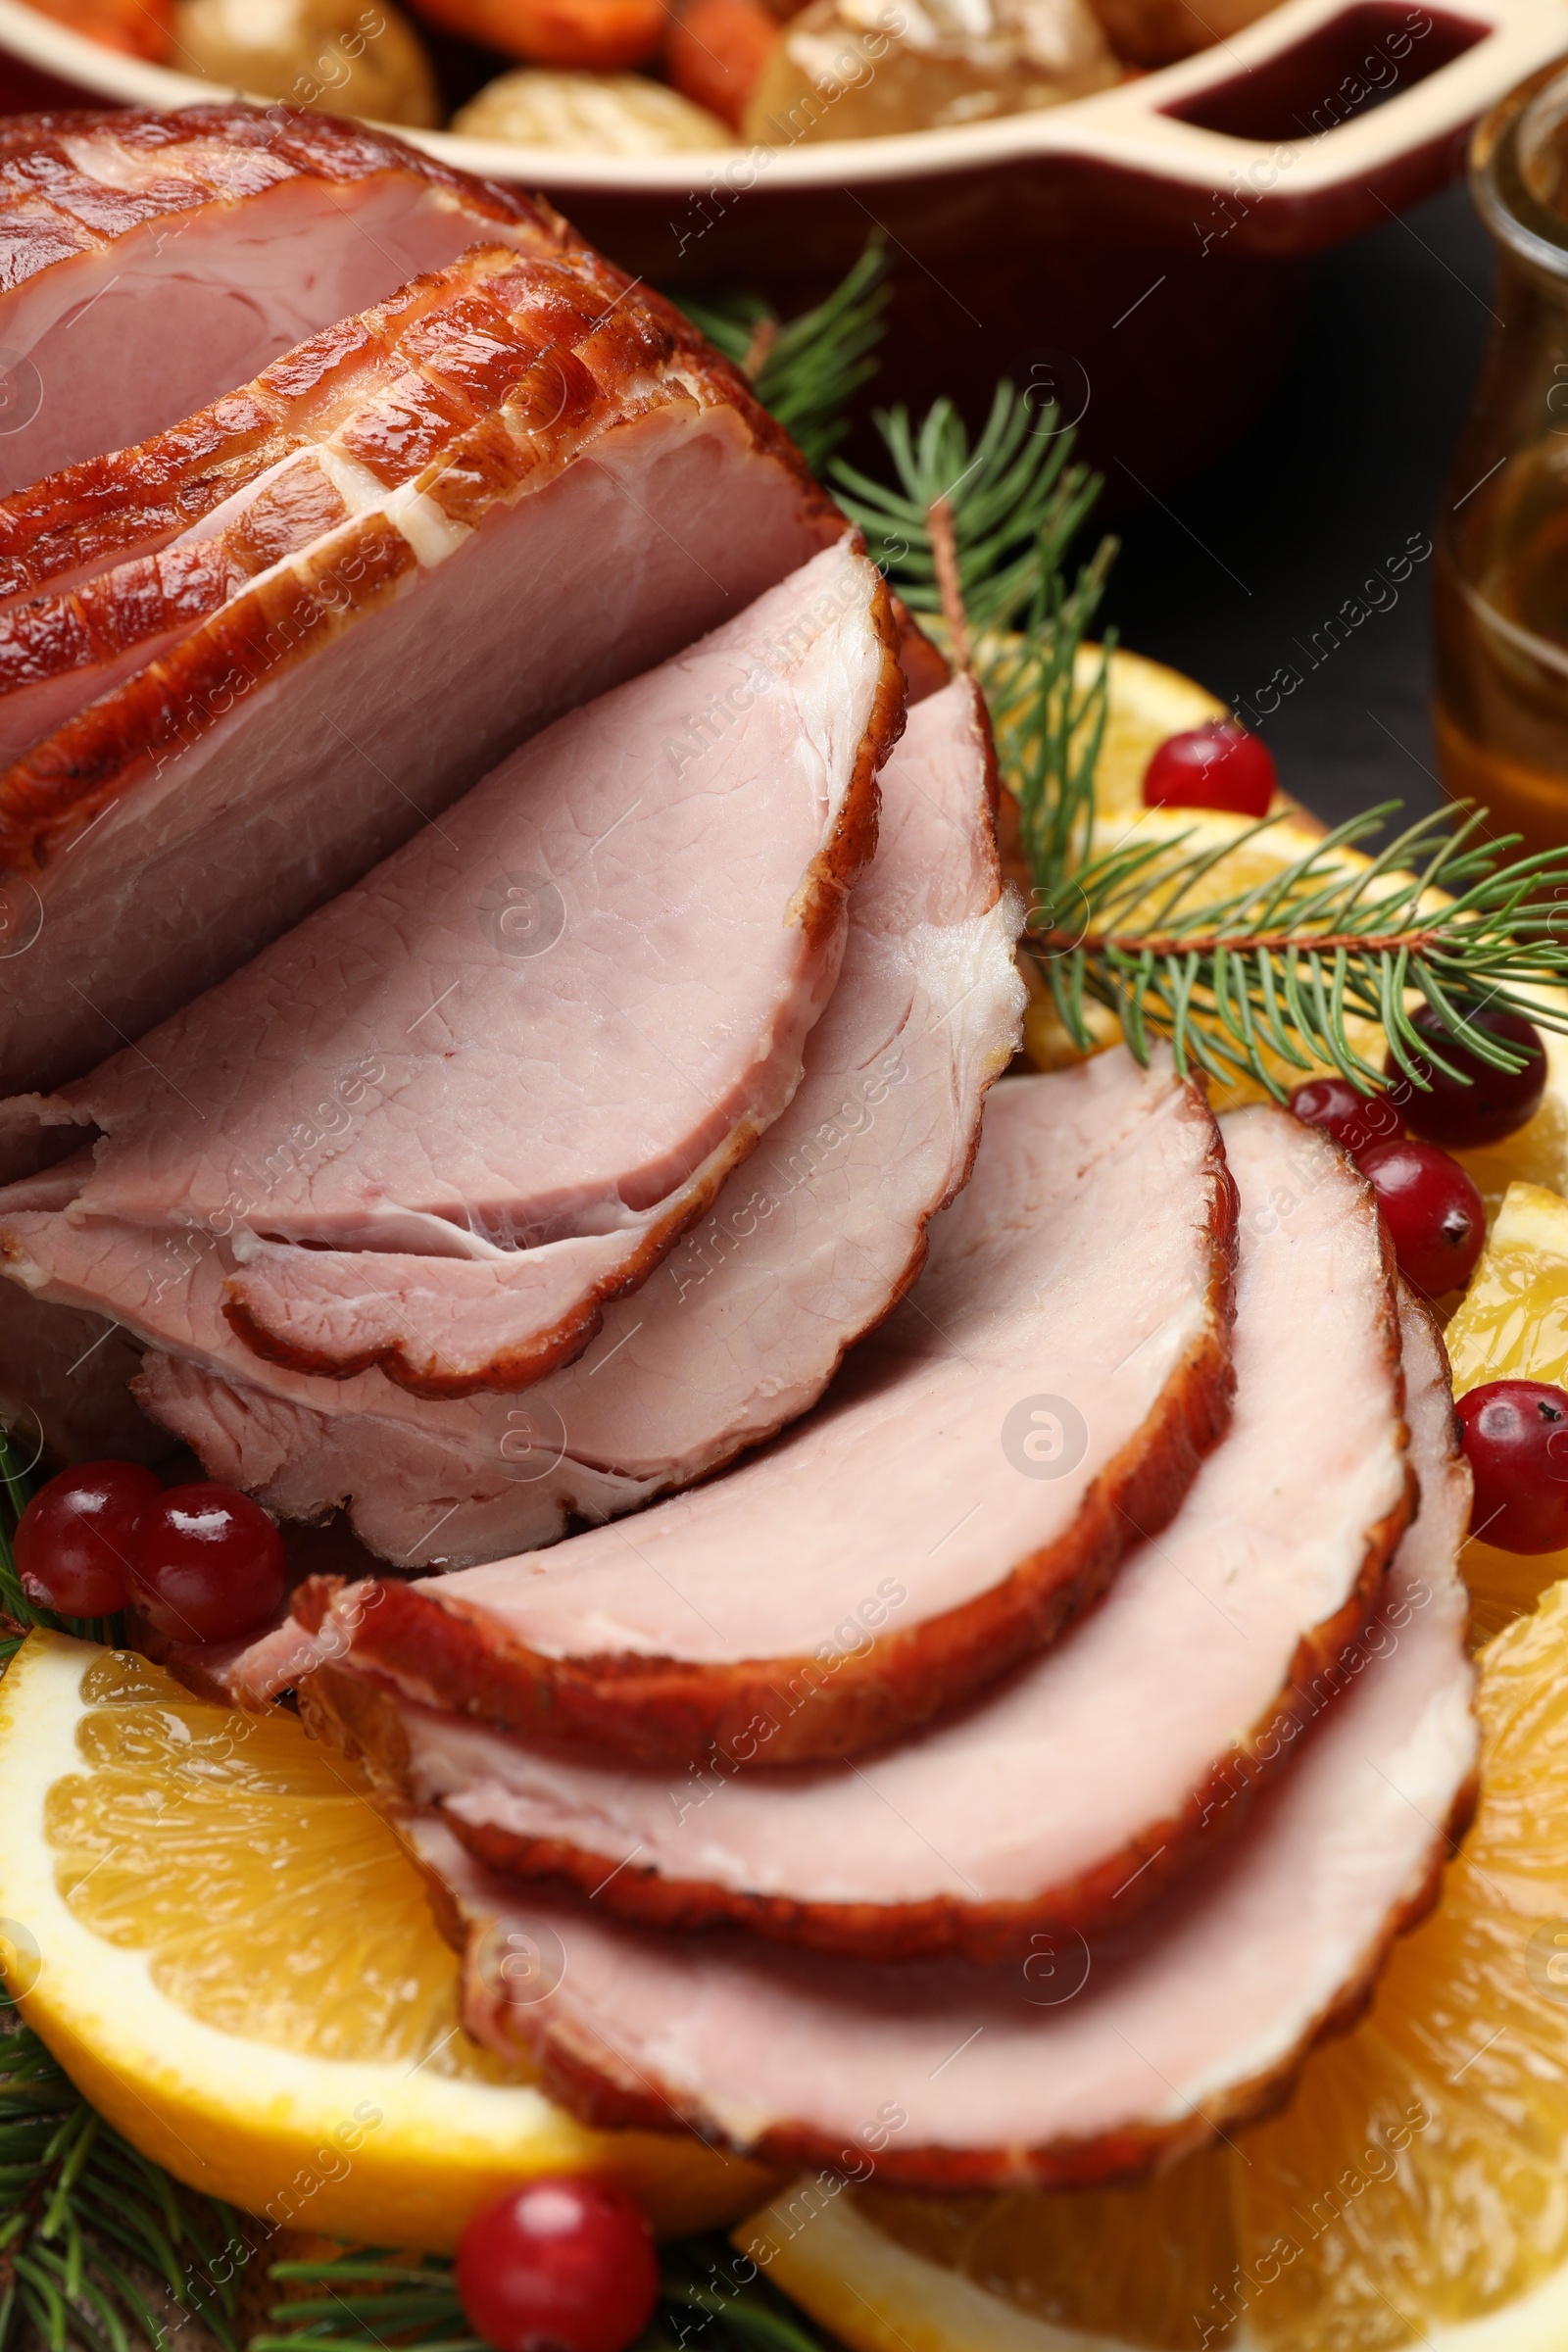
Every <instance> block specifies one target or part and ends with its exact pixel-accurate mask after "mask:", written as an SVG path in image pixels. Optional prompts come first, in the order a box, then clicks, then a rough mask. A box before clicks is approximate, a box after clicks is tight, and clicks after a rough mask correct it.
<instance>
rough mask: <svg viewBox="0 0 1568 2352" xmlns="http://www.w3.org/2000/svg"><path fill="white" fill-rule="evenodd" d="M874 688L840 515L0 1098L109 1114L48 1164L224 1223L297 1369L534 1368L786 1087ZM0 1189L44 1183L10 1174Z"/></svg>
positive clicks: (721, 1168) (624, 1279)
mask: <svg viewBox="0 0 1568 2352" xmlns="http://www.w3.org/2000/svg"><path fill="white" fill-rule="evenodd" d="M732 702H733V704H734V714H733V726H732V728H730V729H727V730H719V729H714V730H712V732H711V734H710V736H709V738H708V740H707V741H706V743H705V744H704V745H703V747H702V748H701V749H695V748H694V749H692V750H691V751H690V753H689V756H676V754H675V752H674V750H673V749H672V747H673V746H675V745H676V744H677V743H678V742H679V741H680V740H681V739H682V738H683V736H684V735H685V733H686V731H687V730H688V729H689V728H690V727H691V726H692V724H693V720H694V714H696V713H701V712H704V711H710V710H718V709H723V710H729V709H730V707H731V703H732ZM902 711H903V682H902V678H901V676H900V673H899V669H898V663H897V659H896V654H895V651H894V639H893V631H892V623H891V618H890V615H889V613H888V607H887V598H886V594H885V591H884V590H883V587H882V583H881V580H880V577H879V576H878V574H877V572H876V570H875V568H874V567H873V566H872V564H870V563H869V561H868V560H867V558H866V556H865V554H864V552H863V550H861V549H859V547H858V542H853V541H851V540H849V539H841V540H840V541H838V542H837V543H836V544H835V545H834V546H833V547H831V548H828V549H826V550H824V552H823V553H822V554H821V555H820V556H819V557H817V558H816V559H815V560H814V561H813V562H812V563H811V564H808V565H806V566H805V567H804V569H803V570H802V571H801V572H799V573H798V574H796V575H795V576H794V577H792V578H791V579H790V580H788V581H786V582H785V583H784V584H783V585H781V586H780V587H779V588H777V589H774V590H772V591H770V592H769V593H768V594H767V595H765V596H763V597H761V598H760V600H759V601H758V603H757V604H756V605H754V606H753V607H752V608H750V610H749V611H748V612H747V613H744V614H743V615H741V616H740V617H739V618H738V619H737V620H735V621H732V622H729V623H727V624H726V625H725V626H724V627H723V628H721V629H718V630H716V631H715V632H713V634H712V635H711V636H710V637H709V638H707V639H705V640H704V641H703V642H702V643H700V644H699V645H697V646H694V647H693V648H692V649H691V650H690V651H689V652H688V653H686V654H684V655H682V656H681V657H680V658H679V659H678V660H676V661H673V662H667V663H665V664H664V666H663V667H662V669H660V670H657V671H654V672H651V673H649V674H648V675H647V676H644V677H641V678H638V679H636V680H634V681H633V682H632V683H631V684H630V685H628V686H624V687H620V688H618V689H616V690H615V691H614V692H613V693H611V694H609V695H606V696H603V697H601V698H600V700H599V701H598V702H596V703H594V704H591V705H589V706H588V707H587V708H586V709H585V710H582V711H575V712H573V713H572V714H571V715H570V716H569V717H568V718H565V719H562V720H559V721H558V722H557V723H556V725H555V726H554V727H552V728H550V729H548V730H547V731H546V732H545V734H543V735H542V736H539V737H537V738H535V740H534V741H533V742H532V743H531V744H529V745H526V746H525V747H524V748H523V750H522V751H520V752H518V753H515V755H514V756H513V758H512V759H511V760H507V761H505V762H503V764H502V766H501V767H499V768H498V769H497V770H496V771H495V772H494V774H493V775H491V776H490V777H489V778H488V779H487V780H486V781H485V783H484V784H483V785H481V786H479V787H478V788H477V789H476V790H475V791H473V792H472V793H470V794H469V795H468V796H467V798H466V800H465V801H464V803H463V804H462V806H461V807H460V808H458V809H454V810H452V811H450V812H449V814H448V815H447V817H446V818H445V819H443V820H442V821H441V822H439V823H437V824H434V825H432V826H430V827H429V828H427V830H426V831H425V832H424V833H422V834H421V835H420V836H419V837H418V838H417V840H416V841H414V842H411V843H410V844H409V845H408V846H407V847H406V848H405V849H404V850H402V851H400V852H398V853H397V855H396V856H395V857H393V858H390V859H388V860H387V862H386V863H385V865H383V866H381V867H379V868H378V869H377V870H376V871H375V872H374V873H373V874H371V875H370V876H369V877H368V880H367V881H366V882H365V883H364V884H363V885H362V886H360V887H359V888H358V889H356V890H354V891H351V892H348V893H346V894H345V895H344V896H343V897H342V898H341V899H339V900H337V901H335V902H334V903H333V904H332V905H331V906H330V907H323V908H322V909H320V911H319V913H317V914H316V915H314V916H312V917H311V918H310V919H309V920H308V921H307V922H305V923H304V924H302V925H301V926H300V927H299V928H298V929H297V930H296V931H295V932H293V933H292V934H290V936H289V937H288V938H287V939H285V940H282V941H279V942H278V943H277V944H276V945H275V946H274V947H273V948H271V949H270V950H268V951H267V952H266V953H264V954H263V955H262V956H260V957H258V958H257V960H256V961H255V962H254V963H253V964H251V965H250V966H249V967H248V968H247V969H246V970H244V971H243V972H240V973H238V974H236V975H235V977H234V978H233V979H232V980H230V981H228V982H226V983H225V984H224V985H223V986H222V987H221V988H219V989H217V990H215V991H213V992H212V993H211V994H210V995H209V996H207V997H205V998H202V999H200V1000H198V1002H197V1003H196V1004H195V1005H191V1006H190V1007H188V1008H187V1010H186V1011H185V1012H183V1013H179V1014H176V1015H175V1017H174V1018H173V1019H172V1020H171V1021H169V1022H166V1023H165V1024H164V1026H163V1027H162V1028H161V1029H158V1030H156V1031H154V1032H153V1033H152V1034H151V1035H150V1036H148V1037H147V1038H146V1039H145V1040H144V1041H143V1043H142V1044H141V1045H140V1046H138V1047H135V1048H133V1049H131V1050H130V1051H128V1052H127V1053H125V1054H120V1055H117V1056H116V1057H115V1059H114V1060H113V1061H111V1062H109V1063H107V1064H105V1066H104V1067H103V1069H101V1070H100V1071H98V1072H96V1073H95V1074H94V1076H93V1077H91V1078H90V1079H87V1080H84V1081H82V1082H81V1083H80V1084H79V1085H77V1086H76V1087H74V1088H73V1089H71V1090H70V1091H69V1093H67V1094H66V1095H63V1096H58V1097H55V1098H52V1099H49V1100H47V1101H42V1102H40V1101H32V1102H28V1103H24V1104H23V1105H20V1106H18V1107H17V1111H16V1115H17V1116H19V1117H21V1118H23V1119H25V1120H31V1121H37V1122H40V1123H41V1124H42V1125H44V1126H45V1127H47V1126H48V1125H49V1124H50V1123H51V1122H52V1123H53V1124H54V1126H55V1127H56V1128H65V1129H67V1130H69V1129H70V1128H71V1127H75V1128H77V1129H80V1128H83V1127H86V1128H90V1129H95V1130H97V1131H98V1132H99V1133H100V1135H101V1138H102V1140H101V1141H100V1142H99V1143H98V1145H97V1147H96V1151H95V1154H94V1156H93V1159H92V1162H91V1165H90V1167H89V1168H87V1169H85V1170H83V1169H81V1168H80V1167H79V1163H76V1162H73V1163H72V1167H71V1171H70V1177H69V1181H68V1179H67V1175H66V1173H65V1172H64V1171H57V1172H56V1173H55V1174H53V1175H51V1176H49V1177H47V1178H46V1179H44V1182H43V1190H44V1191H45V1192H49V1191H50V1190H51V1188H53V1189H54V1190H55V1191H57V1192H58V1191H62V1190H63V1192H64V1194H65V1196H66V1201H65V1211H64V1213H66V1214H68V1215H69V1217H70V1219H71V1220H72V1221H73V1222H74V1223H76V1224H78V1225H91V1224H92V1223H93V1221H95V1220H98V1219H109V1220H114V1221H116V1222H118V1223H120V1224H129V1225H135V1226H139V1227H143V1228H147V1229H149V1230H150V1231H151V1232H152V1233H154V1234H155V1235H168V1234H171V1233H172V1235H173V1236H174V1237H175V1238H176V1239H177V1237H178V1235H179V1234H180V1233H181V1232H184V1231H193V1232H196V1233H203V1232H205V1233H208V1234H222V1235H225V1236H227V1237H228V1238H229V1241H230V1246H231V1248H232V1249H233V1250H234V1253H235V1256H236V1258H237V1259H238V1261H239V1262H238V1265H237V1270H236V1271H235V1273H234V1274H233V1276H232V1277H231V1279H230V1280H229V1282H228V1285H227V1294H228V1296H227V1303H226V1308H225V1311H226V1312H227V1314H228V1316H229V1319H230V1321H231V1322H232V1323H233V1324H234V1325H235V1326H236V1327H237V1328H238V1329H239V1330H240V1331H241V1334H242V1336H243V1337H245V1338H246V1339H247V1340H248V1342H249V1343H250V1344H251V1345H252V1346H254V1347H256V1348H258V1349H259V1350H260V1351H261V1352H265V1353H268V1354H270V1355H272V1356H274V1357H277V1358H279V1359H280V1360H282V1361H284V1362H286V1363H290V1364H292V1365H293V1366H294V1367H295V1368H297V1369H304V1370H308V1371H331V1372H336V1373H340V1374H343V1375H349V1374H353V1373H356V1372H362V1371H364V1370H366V1369H367V1368H368V1367H369V1366H372V1365H378V1366H380V1367H381V1368H382V1369H384V1370H385V1371H386V1372H387V1373H388V1374H389V1375H390V1376H391V1377H392V1378H393V1379H394V1380H396V1381H398V1382H399V1383H400V1384H401V1385H403V1386H405V1387H408V1388H410V1389H412V1390H413V1391H415V1393H417V1394H419V1393H422V1394H426V1395H434V1396H441V1395H463V1394H465V1393H466V1392H467V1391H468V1390H471V1389H474V1388H479V1387H486V1386H488V1387H501V1388H513V1387H520V1386H523V1385H525V1384H526V1383H527V1382H528V1381H529V1380H530V1379H535V1378H538V1377H539V1376H540V1375H541V1374H542V1373H544V1372H546V1371H548V1370H550V1369H551V1368H552V1366H553V1365H554V1364H555V1363H557V1362H560V1361H562V1360H564V1359H565V1358H567V1357H569V1356H570V1355H572V1354H574V1353H576V1352H578V1351H579V1350H580V1349H581V1348H583V1347H584V1346H585V1345H586V1344H587V1341H588V1340H589V1339H590V1338H591V1337H592V1335H593V1332H594V1330H595V1329H596V1328H597V1325H598V1322H599V1319H600V1311H601V1310H600V1301H601V1300H602V1299H605V1298H613V1297H614V1296H616V1295H618V1294H619V1293H621V1292H623V1291H626V1290H628V1289H631V1288H634V1287H635V1286H636V1284H637V1283H639V1282H641V1281H642V1280H644V1279H645V1278H646V1276H647V1274H648V1273H649V1272H650V1271H651V1270H652V1267H653V1266H654V1265H656V1264H657V1263H658V1262H659V1259H660V1258H661V1257H662V1255H663V1254H664V1252H665V1251H666V1250H668V1249H669V1248H670V1247H671V1246H672V1244H673V1242H674V1241H675V1240H676V1239H677V1238H678V1236H679V1234H680V1233H681V1232H682V1231H683V1230H684V1228H685V1226H686V1225H687V1224H689V1223H690V1222H691V1221H692V1220H693V1218H694V1217H696V1216H698V1215H700V1214H701V1213H702V1210H703V1209H704V1208H705V1207H706V1206H707V1205H708V1203H709V1202H710V1201H711V1199H712V1197H713V1195H714V1193H715V1192H716V1190H717V1188H718V1185H719V1184H720V1183H721V1182H722V1180H723V1177H724V1176H725V1174H726V1173H727V1172H728V1170H729V1168H730V1167H731V1166H732V1165H734V1164H735V1163H736V1161H737V1160H739V1159H741V1158H743V1157H744V1156H745V1155H746V1153H747V1152H749V1150H750V1149H751V1147H752V1146H753V1144H755V1142H756V1140H757V1137H758V1135H759V1134H760V1132H761V1131H762V1130H763V1129H764V1128H765V1127H766V1126H767V1125H768V1124H769V1123H770V1122H771V1120H772V1119H773V1118H775V1117H776V1116H777V1114H778V1112H779V1111H780V1110H781V1109H782V1108H783V1106H784V1104H785V1103H787V1102H788V1101H789V1099H790V1097H791V1096H792V1094H793V1093H794V1091H795V1088H796V1086H797V1084H798V1083H799V1079H800V1075H801V1064H802V1053H803V1048H804V1043H805V1039H806V1036H807V1034H808V1033H809V1029H810V1028H811V1026H812V1024H813V1022H814V1021H815V1020H816V1018H817V1016H818V1014H819V1013H820V1011H821V1010H822V1007H823V1005H824V1003H825V1001H826V999H827V997H828V996H829V994H830V993H831V990H832V987H833V983H834V981H835V979H836V977H837V974H838V970H839V965H840V960H841V957H842V954H843V947H844V940H845V934H846V929H847V900H848V893H849V888H850V885H851V884H852V883H853V881H854V880H855V877H856V875H857V873H858V870H859V867H860V865H861V864H862V862H863V861H864V859H865V858H866V857H867V856H868V854H869V852H870V850H871V849H872V847H873V846H874V843H875V838H876V805H877V784H876V771H877V768H878V766H879V765H880V763H881V761H882V760H883V759H884V758H885V757H886V754H887V751H888V750H889V748H890V746H891V743H892V741H893V739H894V737H895V735H896V733H897V731H898V728H899V726H900V725H901V723H902ZM519 916H520V917H521V918H523V919H524V923H525V924H532V925H534V926H535V927H534V928H533V929H532V930H529V929H528V928H526V927H523V928H521V929H519V928H518V918H519ZM329 1113H330V1114H331V1126H330V1131H329V1132H327V1133H325V1134H323V1133H322V1132H321V1128H322V1124H323V1123H324V1122H325V1121H326V1119H327V1117H328V1114H329ZM436 1139H438V1141H437V1140H436ZM9 1205H11V1206H13V1207H16V1208H18V1209H25V1208H28V1207H34V1206H37V1205H39V1190H38V1186H37V1184H36V1181H35V1180H34V1181H29V1182H26V1183H24V1184H23V1186H22V1187H21V1189H20V1192H18V1193H16V1194H14V1195H13V1196H12V1197H11V1200H10V1202H9ZM47 1205H49V1206H51V1207H56V1208H59V1207H60V1206H61V1202H60V1201H59V1200H56V1199H52V1200H51V1201H49V1202H48V1203H47ZM299 1243H307V1244H310V1245H312V1246H311V1247H309V1248H306V1249H301V1248H298V1247H296V1246H295V1245H297V1244H299Z"/></svg>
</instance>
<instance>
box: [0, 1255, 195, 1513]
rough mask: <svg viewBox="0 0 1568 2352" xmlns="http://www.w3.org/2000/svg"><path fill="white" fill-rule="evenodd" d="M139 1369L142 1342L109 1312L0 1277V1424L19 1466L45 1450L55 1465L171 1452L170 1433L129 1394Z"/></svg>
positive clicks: (29, 1463) (138, 1459)
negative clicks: (46, 1297)
mask: <svg viewBox="0 0 1568 2352" xmlns="http://www.w3.org/2000/svg"><path fill="white" fill-rule="evenodd" d="M140 1370H141V1350H140V1348H138V1347H137V1346H136V1344H135V1342H134V1341H133V1340H132V1339H131V1337H130V1335H129V1334H128V1333H127V1332H125V1331H123V1330H120V1329H119V1328H117V1326H116V1324H115V1322H114V1321H113V1320H112V1319H111V1318H109V1317H107V1316H105V1315H100V1314H93V1313H91V1312H87V1311H73V1310H72V1309H71V1308H69V1307H58V1306H48V1305H45V1304H44V1303H43V1302H42V1301H41V1300H40V1299H33V1298H30V1297H29V1296H28V1294H27V1293H26V1291H25V1290H22V1289H20V1288H19V1287H18V1286H17V1285H16V1284H15V1283H10V1282H0V1430H3V1431H5V1432H6V1433H7V1435H8V1436H9V1437H10V1439H11V1443H12V1446H13V1449H14V1451H15V1453H16V1455H17V1457H18V1460H19V1462H20V1465H21V1467H22V1468H23V1469H24V1470H25V1469H29V1468H31V1467H33V1466H34V1465H35V1464H37V1463H38V1462H39V1461H40V1460H41V1459H43V1458H44V1457H45V1456H46V1455H47V1456H48V1457H50V1459H51V1461H52V1464H53V1465H54V1466H58V1465H59V1464H60V1463H61V1462H86V1461H101V1460H103V1459H104V1458H105V1457H106V1456H111V1455H112V1456H114V1457H115V1458H116V1459H118V1460H120V1461H131V1462H156V1461H158V1460H159V1459H160V1458H161V1457H162V1456H163V1455H164V1454H167V1453H172V1451H173V1445H172V1440H171V1438H170V1436H169V1434H168V1432H167V1431H166V1430H165V1429H163V1428H161V1427H160V1426H159V1425H158V1424H157V1423H156V1422H154V1421H150V1420H149V1419H148V1418H147V1415H146V1414H145V1413H143V1412H141V1411H139V1410H138V1408H137V1405H136V1401H135V1399H134V1397H132V1396H131V1393H130V1383H131V1382H132V1381H133V1380H134V1379H135V1378H136V1376H137V1374H138V1373H139V1372H140Z"/></svg>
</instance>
